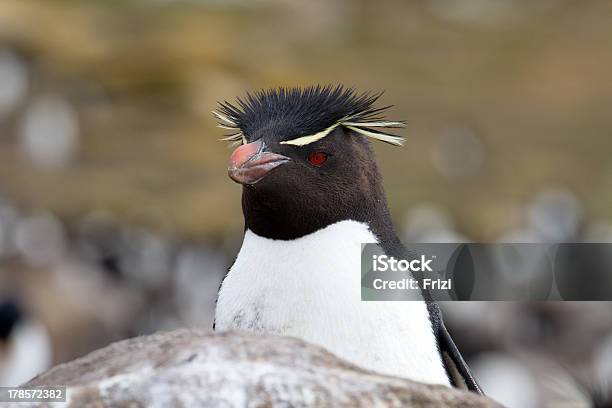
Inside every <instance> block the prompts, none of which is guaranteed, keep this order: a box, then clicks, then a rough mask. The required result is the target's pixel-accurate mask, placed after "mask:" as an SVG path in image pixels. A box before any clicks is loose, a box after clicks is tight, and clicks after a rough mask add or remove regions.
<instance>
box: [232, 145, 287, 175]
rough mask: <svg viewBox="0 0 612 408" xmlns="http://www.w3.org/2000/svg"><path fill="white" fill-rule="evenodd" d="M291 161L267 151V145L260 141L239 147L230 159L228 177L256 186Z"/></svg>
mask: <svg viewBox="0 0 612 408" xmlns="http://www.w3.org/2000/svg"><path fill="white" fill-rule="evenodd" d="M289 160H290V159H289V158H288V157H285V156H283V155H281V154H276V153H272V152H267V151H266V145H265V144H264V143H263V142H262V141H261V140H258V141H256V142H252V143H247V144H245V145H242V146H240V147H238V148H237V149H236V150H234V152H233V153H232V155H231V156H230V159H229V167H228V170H227V173H228V175H229V176H230V178H231V179H232V180H234V181H235V182H236V183H239V184H255V183H257V182H258V181H260V180H261V179H263V178H264V177H266V176H267V175H268V173H269V172H270V171H272V170H273V169H275V168H277V167H278V166H280V165H281V164H283V163H286V162H288V161H289Z"/></svg>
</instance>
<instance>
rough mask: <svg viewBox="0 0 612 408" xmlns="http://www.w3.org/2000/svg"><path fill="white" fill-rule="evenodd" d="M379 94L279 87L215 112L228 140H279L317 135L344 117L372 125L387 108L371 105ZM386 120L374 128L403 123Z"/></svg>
mask: <svg viewBox="0 0 612 408" xmlns="http://www.w3.org/2000/svg"><path fill="white" fill-rule="evenodd" d="M381 95H382V92H381V93H369V92H365V93H360V94H359V93H357V92H356V91H355V90H354V89H353V88H344V87H343V86H341V85H337V86H332V85H326V86H321V85H316V86H309V87H305V88H299V87H296V88H282V87H281V88H276V89H269V90H261V91H257V92H255V93H248V94H247V95H246V97H245V98H238V99H237V101H236V102H235V103H230V102H222V103H220V104H219V109H218V110H217V111H216V112H214V114H215V116H217V118H218V119H219V120H220V125H221V127H224V128H227V129H230V130H232V135H230V136H229V137H228V138H227V140H233V141H238V140H240V139H242V138H243V137H244V139H246V141H247V142H250V141H254V140H257V139H259V138H261V137H263V136H264V135H265V136H266V137H274V139H275V141H276V142H280V141H287V140H291V139H295V138H297V137H301V136H306V135H312V134H316V133H318V132H321V131H323V130H325V129H327V128H329V127H330V126H333V125H334V124H337V123H339V122H342V121H345V120H347V121H349V122H350V123H352V124H353V125H357V123H359V124H363V125H364V127H367V128H370V127H374V126H373V125H372V124H375V123H376V122H377V121H381V120H383V119H382V118H381V117H380V115H381V114H382V112H384V111H385V110H386V109H388V108H389V107H390V106H384V107H375V106H374V104H375V102H376V101H377V100H378V99H379V98H380V96H381ZM385 123H386V124H388V126H380V124H379V125H377V126H376V127H378V128H382V127H400V126H403V122H385ZM368 132H371V133H373V135H374V136H372V137H374V138H377V137H376V135H380V136H381V139H382V136H385V135H386V134H385V133H382V132H380V131H377V130H373V129H368ZM390 136H391V137H396V138H398V139H400V138H399V137H397V136H394V135H390ZM383 140H384V139H383ZM396 144H400V143H396Z"/></svg>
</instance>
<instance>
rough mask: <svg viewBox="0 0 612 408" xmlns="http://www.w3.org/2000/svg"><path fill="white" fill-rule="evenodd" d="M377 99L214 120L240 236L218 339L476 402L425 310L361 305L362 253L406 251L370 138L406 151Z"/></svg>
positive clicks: (274, 96) (251, 101)
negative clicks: (264, 338)
mask: <svg viewBox="0 0 612 408" xmlns="http://www.w3.org/2000/svg"><path fill="white" fill-rule="evenodd" d="M379 97H380V94H374V95H373V94H367V93H366V94H358V93H356V92H355V91H354V90H353V89H347V88H343V87H342V86H336V87H332V86H324V87H322V86H314V87H307V88H280V89H272V90H267V91H260V92H256V93H254V94H249V95H247V97H246V98H245V99H238V101H237V102H236V103H234V104H233V103H228V102H224V103H221V104H220V107H219V109H218V110H217V111H215V112H213V113H214V115H215V116H216V117H217V119H218V120H219V126H220V127H222V128H224V129H228V130H230V131H231V134H230V135H229V136H228V137H226V138H225V140H229V141H231V142H234V143H236V144H238V145H240V146H239V147H237V148H236V150H235V151H234V152H233V153H232V155H231V157H230V161H229V176H230V177H231V178H232V180H234V181H235V182H237V183H240V184H242V185H243V191H242V209H243V213H244V220H245V234H244V241H243V243H242V247H241V249H240V252H239V254H238V257H237V259H236V261H235V263H234V264H233V266H232V267H231V268H230V270H229V272H228V274H227V276H226V277H225V279H224V281H223V283H222V285H221V288H220V290H219V296H218V300H217V307H216V312H215V325H214V328H215V330H230V329H238V330H250V331H254V332H262V333H274V334H280V335H288V336H295V337H299V338H302V339H304V340H306V341H309V342H312V343H315V344H318V345H321V346H323V347H325V348H327V349H328V350H330V351H331V352H333V353H334V354H336V355H338V356H340V357H342V358H344V359H346V360H348V361H350V362H352V363H354V364H357V365H359V366H362V367H364V368H368V369H371V370H374V371H377V372H381V373H385V374H389V375H396V376H401V377H406V378H410V379H413V380H416V381H422V382H426V383H432V384H444V385H449V386H451V385H453V386H457V387H461V388H468V389H470V390H473V391H476V392H480V389H479V387H478V385H477V383H476V381H475V380H474V378H473V377H472V375H471V374H470V371H469V368H468V367H467V365H466V363H465V362H464V360H463V358H462V357H461V354H460V353H459V351H458V350H457V347H456V346H455V344H454V343H453V341H452V339H451V337H450V335H449V333H448V331H447V330H446V328H445V327H444V323H443V321H442V318H441V315H440V311H439V309H438V307H437V305H436V304H434V303H433V302H428V301H412V302H393V301H391V302H362V301H361V290H360V285H361V272H360V259H361V257H360V253H361V244H362V243H367V242H376V243H378V244H379V245H380V246H381V247H382V248H383V249H384V250H385V252H387V253H388V254H389V255H400V256H401V255H402V253H403V251H405V250H404V249H403V247H402V245H401V243H400V241H399V239H398V237H397V234H396V233H395V231H394V228H393V224H392V222H391V217H390V214H389V210H388V208H387V201H386V198H385V194H384V191H383V184H382V179H381V176H380V173H379V171H378V167H377V165H376V161H375V158H374V153H373V150H372V147H371V143H370V139H378V140H381V141H383V142H387V143H391V144H393V145H401V144H402V142H403V139H402V138H401V137H399V136H395V135H392V134H389V133H386V132H385V131H384V130H385V129H386V128H399V127H403V126H404V123H403V122H397V121H389V120H386V119H383V118H382V117H381V114H382V113H383V111H384V110H385V109H387V108H388V107H382V108H377V107H375V106H374V103H375V102H376V101H377V99H378V98H379Z"/></svg>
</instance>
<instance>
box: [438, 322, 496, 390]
mask: <svg viewBox="0 0 612 408" xmlns="http://www.w3.org/2000/svg"><path fill="white" fill-rule="evenodd" d="M435 332H436V337H437V339H438V347H439V348H440V354H441V355H442V362H443V363H444V367H445V368H446V372H447V373H448V377H449V379H450V380H451V383H452V384H453V386H455V387H457V388H463V389H467V390H470V391H473V392H475V393H477V394H481V395H484V393H483V392H482V389H481V388H480V386H479V385H478V383H477V382H476V379H475V378H474V376H473V375H472V372H471V371H470V368H469V367H468V365H467V363H466V362H465V360H464V359H463V356H462V355H461V353H460V352H459V349H457V346H456V345H455V342H454V341H453V339H452V337H451V336H450V333H449V332H448V330H447V329H446V326H445V325H444V321H443V320H442V319H441V318H440V319H438V321H437V328H436V330H435Z"/></svg>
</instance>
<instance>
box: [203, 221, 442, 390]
mask: <svg viewBox="0 0 612 408" xmlns="http://www.w3.org/2000/svg"><path fill="white" fill-rule="evenodd" d="M365 242H376V238H375V236H374V235H373V234H372V233H371V232H370V231H369V229H368V227H367V226H366V225H365V224H362V223H358V222H355V221H342V222H339V223H336V224H333V225H330V226H328V227H326V228H324V229H322V230H319V231H317V232H314V233H312V234H310V235H308V236H305V237H302V238H299V239H295V240H291V241H280V240H272V239H267V238H262V237H259V236H257V235H255V234H254V233H252V232H251V231H248V230H247V231H246V233H245V237H244V242H243V244H242V248H241V249H240V253H239V254H238V257H237V259H236V262H235V263H234V265H233V266H232V268H231V269H230V271H229V273H228V275H227V277H226V278H225V280H224V282H223V285H222V287H221V290H220V291H219V299H218V302H217V310H216V314H215V319H216V327H217V330H229V329H240V330H251V331H255V332H266V333H275V334H281V335H287V336H295V337H299V338H302V339H304V340H306V341H309V342H312V343H315V344H319V345H321V346H323V347H325V348H327V349H328V350H330V351H331V352H333V353H334V354H336V355H338V356H340V357H342V358H344V359H346V360H348V361H351V362H353V363H355V364H357V365H360V366H362V367H364V368H368V369H371V370H374V371H378V372H382V373H385V374H390V375H397V376H402V377H407V378H411V379H414V380H418V381H423V382H429V383H436V384H446V385H448V384H449V381H448V378H447V376H446V372H445V370H444V367H443V365H442V361H441V359H440V355H439V352H438V349H437V345H436V341H435V338H434V335H433V332H432V329H431V324H430V321H429V316H428V313H427V309H426V305H425V303H424V302H362V301H361V272H360V251H361V244H362V243H365Z"/></svg>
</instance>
